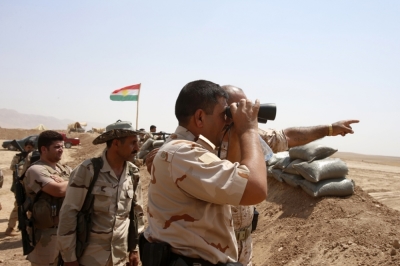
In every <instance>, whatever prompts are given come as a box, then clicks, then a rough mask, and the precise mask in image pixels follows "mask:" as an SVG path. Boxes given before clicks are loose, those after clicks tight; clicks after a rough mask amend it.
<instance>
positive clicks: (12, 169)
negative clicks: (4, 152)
mask: <svg viewBox="0 0 400 266" xmlns="http://www.w3.org/2000/svg"><path fill="white" fill-rule="evenodd" d="M18 159H19V158H18V156H17V155H14V157H13V158H12V160H11V165H10V170H11V171H15V165H16V164H17V163H18Z"/></svg>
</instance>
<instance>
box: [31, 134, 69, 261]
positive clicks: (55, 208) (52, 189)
mask: <svg viewBox="0 0 400 266" xmlns="http://www.w3.org/2000/svg"><path fill="white" fill-rule="evenodd" d="M63 147H64V143H63V137H62V135H61V134H60V133H58V132H55V131H52V130H47V131H43V132H42V133H41V134H40V135H39V138H38V149H39V152H40V160H39V161H37V162H36V163H35V164H33V165H32V166H31V167H30V168H28V170H27V171H26V175H25V179H24V184H25V191H26V195H27V200H30V202H34V201H35V203H34V204H33V206H32V207H31V215H32V216H33V219H34V221H35V223H34V228H35V230H34V235H35V238H36V242H37V243H36V245H35V248H34V250H33V251H32V252H31V253H29V254H28V256H27V259H28V260H29V261H30V262H31V264H32V266H38V265H57V264H56V263H57V257H58V250H57V249H56V244H57V225H58V220H59V217H58V214H59V211H60V207H61V205H62V200H63V199H64V196H65V191H66V189H67V184H68V178H69V174H70V171H71V170H70V168H69V167H67V166H64V165H61V164H59V163H58V162H59V161H60V160H61V156H62V154H63ZM47 206H48V207H47ZM46 210H51V211H49V212H46Z"/></svg>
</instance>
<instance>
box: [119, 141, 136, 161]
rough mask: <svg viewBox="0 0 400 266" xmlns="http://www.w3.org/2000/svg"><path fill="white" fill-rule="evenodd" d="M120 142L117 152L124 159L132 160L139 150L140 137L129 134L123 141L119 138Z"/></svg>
mask: <svg viewBox="0 0 400 266" xmlns="http://www.w3.org/2000/svg"><path fill="white" fill-rule="evenodd" d="M118 142H119V145H118V149H117V153H118V155H119V156H120V157H121V159H123V160H124V161H130V160H132V159H133V157H134V156H135V154H136V153H137V152H138V150H139V142H138V137H137V136H136V135H135V136H129V137H126V138H125V141H124V142H123V143H122V141H121V140H118Z"/></svg>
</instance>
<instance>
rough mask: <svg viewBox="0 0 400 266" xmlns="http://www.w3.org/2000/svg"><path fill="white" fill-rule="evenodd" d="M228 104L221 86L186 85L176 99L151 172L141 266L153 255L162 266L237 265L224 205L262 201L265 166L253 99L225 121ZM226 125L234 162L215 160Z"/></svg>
mask: <svg viewBox="0 0 400 266" xmlns="http://www.w3.org/2000/svg"><path fill="white" fill-rule="evenodd" d="M227 98H228V97H227V94H226V92H225V91H224V90H223V89H222V88H221V87H220V86H219V85H217V84H215V83H212V82H210V81H205V80H198V81H193V82H190V83H188V84H187V85H186V86H185V87H184V88H183V89H182V90H181V92H180V94H179V96H178V99H177V101H176V105H175V115H176V117H177V119H178V122H179V126H178V127H177V129H176V131H175V133H174V134H172V135H171V137H170V139H169V141H167V142H166V143H165V144H164V145H163V146H162V147H161V148H160V150H159V151H158V153H157V154H156V156H155V158H154V161H153V165H152V172H151V182H150V186H149V192H148V193H149V196H148V197H149V198H148V221H149V226H148V228H147V229H146V231H145V233H144V237H141V239H140V240H139V245H140V253H141V254H140V255H141V260H142V263H143V265H144V266H146V265H149V264H150V263H154V259H155V258H154V257H153V255H152V254H154V252H158V253H159V254H162V255H161V256H159V257H160V261H159V263H160V264H162V263H168V265H192V264H194V263H195V264H197V265H216V264H218V263H219V264H218V265H241V264H240V263H237V258H238V253H237V242H236V238H235V233H234V230H233V225H232V216H231V211H230V206H229V204H230V205H239V204H240V205H253V204H257V203H259V202H261V201H263V200H265V198H266V196H267V195H266V193H267V184H266V178H265V176H266V166H265V161H264V158H263V154H262V150H261V147H260V144H259V143H260V142H259V135H258V124H257V114H258V110H259V106H260V104H259V102H258V100H257V101H256V102H255V104H253V103H252V102H251V101H250V100H245V99H243V100H240V101H239V102H238V105H236V104H233V105H231V106H230V110H231V113H232V119H229V118H227V117H226V115H225V109H226V107H227ZM232 120H233V122H234V127H235V129H236V133H237V136H238V142H239V143H240V146H241V156H240V157H241V160H240V161H239V162H237V163H231V162H230V161H228V160H221V159H220V158H218V157H217V156H216V155H215V154H214V149H215V147H216V146H217V145H219V144H220V141H221V138H222V134H223V131H224V129H225V128H226V127H227V126H228V125H229V124H230V123H231V122H232ZM165 253H168V254H165ZM149 256H151V257H149ZM173 263H175V264H173ZM179 263H182V264H179ZM153 265H158V264H157V263H155V264H153Z"/></svg>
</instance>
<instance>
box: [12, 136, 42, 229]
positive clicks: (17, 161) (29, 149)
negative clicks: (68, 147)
mask: <svg viewBox="0 0 400 266" xmlns="http://www.w3.org/2000/svg"><path fill="white" fill-rule="evenodd" d="M34 147H35V144H34V143H33V141H32V140H28V141H26V142H25V145H24V150H25V151H26V152H28V153H29V154H28V155H27V157H26V158H25V159H24V158H20V156H18V155H15V156H14V157H13V159H12V161H11V165H10V169H11V170H12V171H15V165H16V164H18V165H19V166H22V165H23V167H22V170H21V171H20V172H19V174H20V176H21V175H22V174H23V173H24V172H25V171H26V168H27V166H28V165H29V161H30V157H31V156H32V151H33V150H34ZM11 191H12V192H13V193H15V180H13V181H12V185H11ZM17 221H18V205H17V201H16V200H14V208H13V209H12V211H11V213H10V218H8V227H7V229H6V232H5V235H6V236H17V235H19V233H18V232H16V231H15V227H16V225H17Z"/></svg>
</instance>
